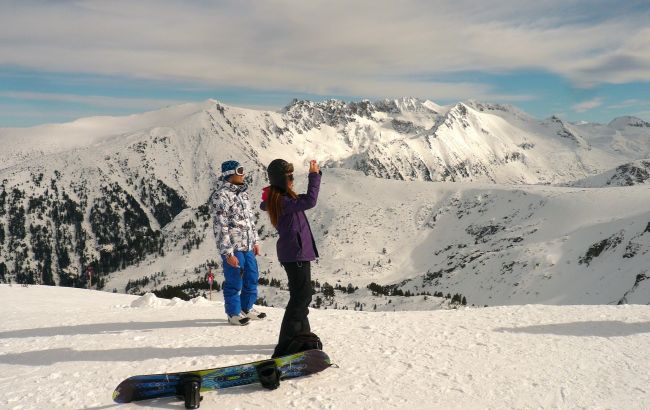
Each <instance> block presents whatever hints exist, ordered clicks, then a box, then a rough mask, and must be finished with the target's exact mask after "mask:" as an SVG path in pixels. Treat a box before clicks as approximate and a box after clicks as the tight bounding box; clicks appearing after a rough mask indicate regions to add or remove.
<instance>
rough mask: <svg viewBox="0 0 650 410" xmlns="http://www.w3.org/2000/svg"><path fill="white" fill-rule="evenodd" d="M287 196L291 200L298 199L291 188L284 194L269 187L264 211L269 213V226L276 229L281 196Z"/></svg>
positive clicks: (280, 211)
mask: <svg viewBox="0 0 650 410" xmlns="http://www.w3.org/2000/svg"><path fill="white" fill-rule="evenodd" d="M283 195H288V196H289V198H291V199H296V198H298V195H296V193H295V192H293V190H292V189H291V188H287V192H286V194H285V193H283V192H282V191H280V190H279V189H278V188H276V187H274V186H273V185H271V187H270V189H269V197H268V199H267V200H266V211H267V212H268V213H269V218H271V224H272V225H273V226H274V227H276V228H277V227H278V221H279V220H280V216H281V215H282V196H283Z"/></svg>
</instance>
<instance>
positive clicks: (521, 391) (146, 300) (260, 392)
mask: <svg viewBox="0 0 650 410" xmlns="http://www.w3.org/2000/svg"><path fill="white" fill-rule="evenodd" d="M151 296H152V295H146V296H143V297H137V296H132V295H119V294H112V293H108V292H95V291H88V290H83V289H69V288H60V287H58V288H55V287H45V286H29V287H20V286H16V285H14V286H12V287H10V286H8V285H0V300H2V303H0V316H1V317H2V321H0V340H2V343H0V372H1V373H2V378H0V407H1V408H3V409H39V410H40V409H82V408H83V409H89V408H94V409H105V408H113V407H116V405H115V403H113V402H112V398H111V394H112V392H113V389H114V388H115V386H117V384H118V383H120V382H121V381H122V380H123V379H125V378H127V377H130V376H133V375H136V374H148V373H164V372H174V371H182V370H198V369H202V368H213V367H219V366H227V365H232V364H237V363H245V362H250V361H253V360H260V359H265V358H268V357H269V355H270V354H271V352H272V351H273V347H274V345H275V343H276V342H277V336H278V331H279V328H280V322H281V320H282V315H283V312H284V311H283V310H281V309H274V308H264V307H262V308H260V309H261V310H263V311H265V312H266V313H267V315H268V317H267V319H265V320H263V321H257V322H254V323H252V324H250V325H249V326H246V327H243V328H242V327H235V326H228V325H227V324H226V322H225V319H223V318H222V317H220V313H221V312H222V310H223V304H222V303H221V302H209V301H207V300H205V299H203V298H197V299H195V300H192V301H188V302H183V301H180V300H173V301H169V300H165V299H159V298H155V297H151ZM309 317H310V321H311V325H312V329H314V331H315V332H317V333H318V335H319V336H320V337H321V338H322V340H323V344H324V350H325V352H327V354H328V355H329V356H330V358H331V360H332V362H333V363H336V364H337V365H338V368H335V367H332V368H329V369H326V370H324V371H323V372H321V373H318V374H316V375H313V376H311V377H304V378H299V379H293V380H284V381H282V382H281V383H280V387H279V388H278V389H277V390H273V391H269V390H265V389H263V388H262V387H261V386H259V385H250V386H246V387H240V388H233V389H228V390H220V391H211V392H205V393H204V394H202V395H203V401H202V402H201V409H205V410H210V409H224V408H225V409H233V408H243V409H253V408H257V409H301V410H302V409H323V408H328V409H378V408H382V409H383V408H399V409H431V408H436V409H512V408H516V409H539V408H543V409H556V408H562V409H565V408H566V409H575V408H588V409H611V408H615V409H630V410H636V409H647V404H648V402H649V400H648V398H649V396H650V393H649V392H648V382H650V379H649V376H648V370H647V369H648V367H649V366H650V355H648V344H649V343H650V312H649V309H648V307H647V306H632V305H625V306H540V305H528V306H502V307H491V308H485V309H471V308H470V309H458V310H438V311H422V312H395V313H393V312H390V313H387V312H377V313H375V312H345V311H340V310H338V311H335V310H331V309H328V310H313V311H312V312H311V313H310V315H309ZM117 408H119V409H160V408H165V409H183V408H184V406H183V402H182V401H181V400H178V399H176V398H168V399H159V400H149V401H141V402H136V403H130V404H124V405H119V407H117Z"/></svg>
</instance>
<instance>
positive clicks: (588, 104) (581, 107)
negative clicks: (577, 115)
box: [571, 97, 603, 112]
mask: <svg viewBox="0 0 650 410" xmlns="http://www.w3.org/2000/svg"><path fill="white" fill-rule="evenodd" d="M601 105H603V98H602V97H596V98H592V99H591V100H587V101H583V102H581V103H578V104H575V105H573V106H572V107H571V108H572V109H573V110H574V111H576V112H585V111H589V110H592V109H594V108H596V107H600V106H601Z"/></svg>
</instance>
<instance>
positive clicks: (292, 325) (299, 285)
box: [278, 262, 312, 347]
mask: <svg viewBox="0 0 650 410" xmlns="http://www.w3.org/2000/svg"><path fill="white" fill-rule="evenodd" d="M282 266H283V267H284V270H285V271H286V272H287V278H288V279H289V303H288V304H287V308H286V310H285V311H284V318H282V326H281V327H280V337H279V339H278V347H281V346H284V345H286V344H287V343H288V342H289V341H291V339H293V337H294V336H295V335H297V334H301V333H309V332H311V328H310V327H309V319H307V315H308V314H309V304H310V303H311V297H312V288H311V265H310V263H309V262H283V263H282Z"/></svg>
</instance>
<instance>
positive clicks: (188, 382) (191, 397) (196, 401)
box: [178, 374, 203, 409]
mask: <svg viewBox="0 0 650 410" xmlns="http://www.w3.org/2000/svg"><path fill="white" fill-rule="evenodd" d="M178 396H179V397H180V398H181V399H183V400H185V408H186V409H198V408H199V406H201V400H203V397H201V376H197V375H195V374H188V375H185V376H183V377H182V378H181V383H180V391H179V392H178Z"/></svg>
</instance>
